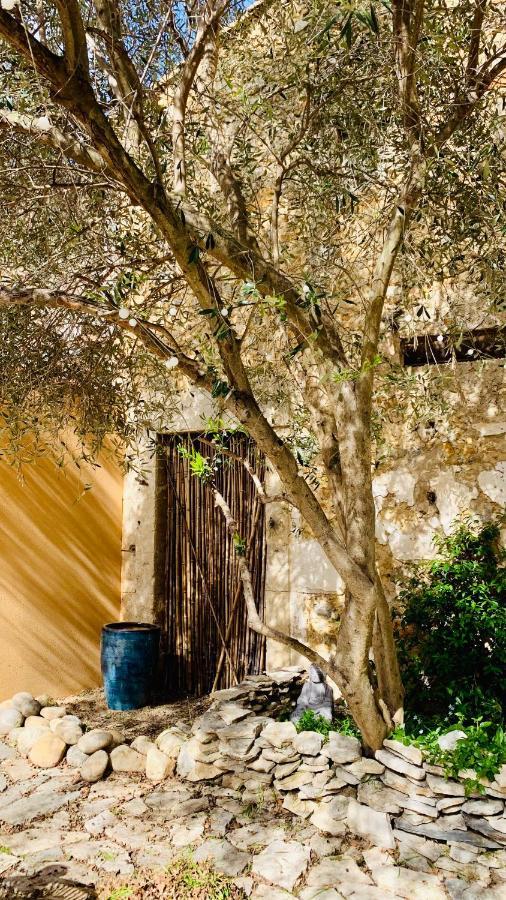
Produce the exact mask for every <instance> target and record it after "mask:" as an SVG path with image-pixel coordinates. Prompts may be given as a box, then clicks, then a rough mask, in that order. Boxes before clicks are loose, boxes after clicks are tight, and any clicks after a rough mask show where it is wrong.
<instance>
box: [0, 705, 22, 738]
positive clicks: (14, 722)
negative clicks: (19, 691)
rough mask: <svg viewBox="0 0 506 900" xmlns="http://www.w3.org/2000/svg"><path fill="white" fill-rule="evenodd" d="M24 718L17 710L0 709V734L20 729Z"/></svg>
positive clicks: (12, 708)
mask: <svg viewBox="0 0 506 900" xmlns="http://www.w3.org/2000/svg"><path fill="white" fill-rule="evenodd" d="M24 720H25V717H24V715H23V713H21V712H20V711H19V709H14V707H11V708H10V709H0V734H9V731H12V729H13V728H21V726H22V724H23V722H24Z"/></svg>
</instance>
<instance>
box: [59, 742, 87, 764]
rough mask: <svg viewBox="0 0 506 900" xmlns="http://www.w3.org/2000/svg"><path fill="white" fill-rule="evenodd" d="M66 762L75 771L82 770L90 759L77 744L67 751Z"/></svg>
mask: <svg viewBox="0 0 506 900" xmlns="http://www.w3.org/2000/svg"><path fill="white" fill-rule="evenodd" d="M65 758H66V760H67V762H68V764H69V766H72V768H73V769H80V768H81V766H82V765H84V763H85V762H86V760H87V759H88V754H87V753H83V751H82V750H80V749H79V747H77V746H76V745H75V744H73V745H72V746H71V747H69V749H68V750H67V755H66V757H65Z"/></svg>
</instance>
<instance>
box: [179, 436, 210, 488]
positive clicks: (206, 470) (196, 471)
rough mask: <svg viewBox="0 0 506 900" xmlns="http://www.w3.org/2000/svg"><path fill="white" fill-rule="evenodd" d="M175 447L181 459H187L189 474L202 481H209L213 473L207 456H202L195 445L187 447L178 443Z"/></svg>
mask: <svg viewBox="0 0 506 900" xmlns="http://www.w3.org/2000/svg"><path fill="white" fill-rule="evenodd" d="M177 449H178V452H179V453H180V455H181V456H182V457H183V459H186V460H187V461H188V465H189V467H190V472H191V474H192V475H194V476H195V478H200V479H201V480H202V481H209V479H210V478H211V476H212V474H213V468H212V466H211V465H210V463H209V460H208V458H207V456H202V453H199V451H198V450H196V449H195V447H190V448H188V447H184V446H183V445H180V446H179V447H178V448H177Z"/></svg>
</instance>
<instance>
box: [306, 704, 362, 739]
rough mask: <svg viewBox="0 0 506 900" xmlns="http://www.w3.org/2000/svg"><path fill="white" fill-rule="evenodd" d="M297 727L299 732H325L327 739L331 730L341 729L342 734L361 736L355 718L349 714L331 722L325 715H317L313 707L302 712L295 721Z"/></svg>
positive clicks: (324, 735)
mask: <svg viewBox="0 0 506 900" xmlns="http://www.w3.org/2000/svg"><path fill="white" fill-rule="evenodd" d="M295 727H296V729H297V731H298V732H299V733H300V732H301V731H317V732H318V734H323V737H324V739H325V740H326V741H327V740H328V737H329V734H330V732H331V731H340V732H341V734H349V735H352V736H353V737H358V738H360V732H359V730H358V728H357V726H356V725H355V723H354V721H353V719H351V718H350V717H349V716H345V717H344V718H342V719H333V720H332V722H329V720H328V719H326V718H325V716H319V715H317V714H316V713H315V712H314V710H312V709H306V710H305V711H304V712H303V713H302V715H301V717H300V719H298V720H297V722H296V723H295Z"/></svg>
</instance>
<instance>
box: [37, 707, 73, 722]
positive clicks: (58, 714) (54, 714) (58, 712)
mask: <svg viewBox="0 0 506 900" xmlns="http://www.w3.org/2000/svg"><path fill="white" fill-rule="evenodd" d="M66 713H67V710H66V709H65V707H64V706H45V707H44V708H43V709H41V711H40V714H41V716H42V717H43V718H44V719H63V716H64V715H66Z"/></svg>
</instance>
